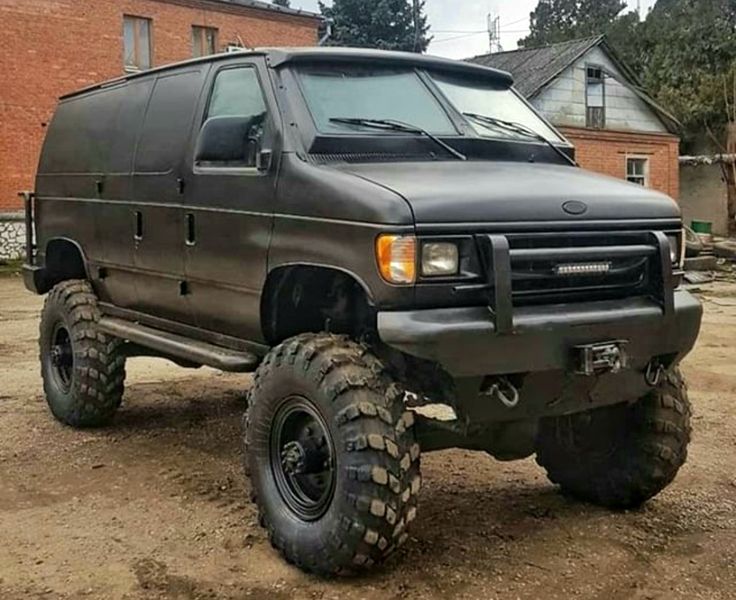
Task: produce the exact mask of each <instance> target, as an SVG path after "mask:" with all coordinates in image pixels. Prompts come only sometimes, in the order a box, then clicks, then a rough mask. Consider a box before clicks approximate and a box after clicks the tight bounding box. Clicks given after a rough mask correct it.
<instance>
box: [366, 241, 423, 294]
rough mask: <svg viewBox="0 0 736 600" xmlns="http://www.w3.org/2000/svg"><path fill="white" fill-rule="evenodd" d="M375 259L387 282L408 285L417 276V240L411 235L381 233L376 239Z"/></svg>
mask: <svg viewBox="0 0 736 600" xmlns="http://www.w3.org/2000/svg"><path fill="white" fill-rule="evenodd" d="M376 260H377V261H378V270H379V271H380V272H381V276H382V277H383V278H384V279H385V280H386V281H388V282H389V283H395V284H398V285H408V284H412V283H414V282H415V281H416V278H417V267H416V264H417V240H416V238H415V237H414V236H413V235H382V236H380V237H379V238H378V240H377V241H376Z"/></svg>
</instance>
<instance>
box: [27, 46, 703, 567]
mask: <svg viewBox="0 0 736 600" xmlns="http://www.w3.org/2000/svg"><path fill="white" fill-rule="evenodd" d="M27 220H28V224H29V233H33V234H35V240H34V239H33V236H32V235H29V253H28V255H29V261H28V264H27V265H26V267H25V281H26V285H27V287H28V288H29V289H30V290H32V291H34V292H36V293H38V294H46V293H48V296H47V299H46V304H45V307H44V309H43V316H42V320H41V329H40V347H41V363H42V376H43V382H44V389H45V392H46V397H47V399H48V404H49V406H50V408H51V411H52V413H53V414H54V416H55V417H56V418H57V419H59V420H60V421H61V422H62V423H65V424H67V425H71V426H73V427H96V426H101V425H105V424H107V423H109V422H110V420H111V419H112V418H113V415H114V414H115V411H116V410H117V409H118V407H119V406H120V403H121V400H122V397H123V381H124V378H125V360H126V358H127V357H130V356H163V357H166V358H169V359H171V360H173V361H175V362H176V363H178V364H180V365H182V366H185V367H199V366H202V365H208V366H211V367H215V368H217V369H221V370H225V371H235V372H252V371H253V372H255V380H254V383H253V386H252V388H251V389H250V393H249V405H248V409H247V413H246V415H245V418H244V436H243V439H244V455H245V465H246V473H247V474H248V475H249V477H250V487H251V489H252V496H253V499H254V501H255V502H256V503H257V505H258V509H259V512H260V520H261V523H262V524H263V526H264V527H265V528H266V529H267V530H268V533H269V536H270V539H271V541H272V543H273V545H274V546H275V547H276V548H278V550H280V552H281V553H282V554H283V555H284V556H285V557H286V559H287V560H289V561H290V562H292V563H294V564H296V565H298V566H299V567H301V568H303V569H305V570H307V571H310V572H314V573H318V574H322V575H333V574H346V573H354V572H357V571H361V570H363V569H365V568H367V567H370V566H372V565H375V564H378V563H381V562H382V561H383V560H384V559H386V558H387V557H388V556H389V555H390V554H391V553H392V552H393V551H394V550H395V549H396V548H397V547H399V546H400V545H401V544H402V543H403V542H404V541H405V540H406V539H407V527H408V526H409V524H410V523H411V522H412V521H413V520H414V518H415V517H416V514H417V494H418V492H419V488H420V485H421V478H420V473H419V455H420V452H427V451H432V450H441V449H445V448H451V447H459V448H466V449H473V450H480V451H485V452H487V453H489V454H490V455H492V456H494V457H496V458H497V459H499V460H516V459H523V458H525V457H528V456H531V455H533V454H536V456H537V461H538V462H539V464H540V465H541V466H542V467H544V468H545V469H546V471H547V473H548V475H549V478H550V479H551V480H552V481H553V482H555V483H557V484H559V485H560V486H561V488H562V489H563V490H564V491H566V492H568V493H570V494H572V495H575V496H577V497H579V498H582V499H584V500H587V501H591V502H595V503H598V504H601V505H605V506H609V507H619V508H621V507H633V506H636V505H639V504H641V503H642V502H644V501H646V500H648V499H649V498H651V497H653V496H654V495H656V494H657V493H658V492H660V491H661V490H662V489H663V488H664V487H666V486H667V485H668V484H669V483H670V482H671V481H672V480H673V478H674V477H675V475H676V473H677V471H678V469H679V468H680V467H681V466H682V464H683V463H684V462H685V459H686V454H687V446H688V442H689V439H690V404H689V402H688V398H687V394H686V390H685V384H684V383H683V380H682V377H681V376H680V373H679V371H678V364H679V363H680V361H681V359H682V358H683V357H684V356H685V355H686V354H687V353H688V352H689V351H690V350H691V349H692V347H693V345H694V343H695V340H696V337H697V334H698V331H699V328H700V322H701V307H700V305H699V303H698V302H697V301H696V300H695V299H694V298H693V297H692V296H690V295H689V294H688V293H687V292H686V291H683V290H681V289H679V284H680V278H681V272H680V268H681V264H682V258H681V257H682V254H683V246H684V244H683V235H682V223H681V217H680V213H679V211H678V208H677V206H676V205H675V203H674V201H673V200H671V199H670V198H667V197H666V196H663V195H660V194H658V193H655V192H653V191H650V190H647V189H644V188H643V187H640V186H636V185H630V184H628V183H625V182H622V181H618V180H614V179H610V178H606V177H602V176H599V175H594V174H591V173H588V172H586V171H583V170H581V169H580V168H578V167H577V165H576V164H575V160H574V151H573V148H572V147H571V146H570V144H569V143H568V142H567V141H566V140H565V139H563V138H562V137H561V136H560V134H559V133H557V132H556V131H555V130H554V128H553V127H552V126H551V125H550V124H549V123H547V122H546V121H545V120H544V119H543V118H542V117H540V116H539V115H538V114H537V113H536V112H535V111H534V110H533V109H532V108H531V107H530V106H529V105H528V104H527V103H526V102H525V101H524V100H523V99H522V98H521V97H520V96H519V94H517V93H516V92H515V91H514V90H513V88H512V80H511V77H510V76H509V75H508V74H506V73H503V72H499V71H495V70H491V69H487V68H484V67H480V66H477V65H472V64H467V63H462V62H454V61H449V60H443V59H438V58H431V57H427V56H418V55H413V54H401V53H389V52H378V51H364V50H351V49H339V48H336V49H266V50H256V51H247V52H246V51H243V52H240V53H235V54H229V55H219V56H213V57H209V58H206V59H201V60H195V61H190V62H186V63H181V64H178V65H173V66H169V67H164V68H160V69H155V70H152V71H148V72H145V73H140V74H136V75H131V76H129V77H125V78H122V79H119V80H116V81H112V82H109V83H105V84H102V85H99V86H95V87H92V88H89V89H86V90H83V91H80V92H78V93H75V94H71V95H69V96H67V97H64V98H62V99H61V101H60V104H59V107H58V110H57V112H56V116H55V117H54V119H53V122H52V123H51V125H50V127H49V131H48V135H47V139H46V143H45V146H44V149H43V153H42V157H41V161H40V168H39V173H38V180H37V183H36V191H35V194H34V195H30V194H29V195H28V200H27ZM436 405H445V406H449V407H451V408H452V409H453V411H454V418H452V419H451V420H448V418H447V416H445V418H444V419H439V418H433V415H434V416H437V415H438V414H439V412H438V409H437V407H436ZM443 410H444V412H445V413H449V412H450V411H449V410H447V408H444V409H443ZM468 518H472V515H468Z"/></svg>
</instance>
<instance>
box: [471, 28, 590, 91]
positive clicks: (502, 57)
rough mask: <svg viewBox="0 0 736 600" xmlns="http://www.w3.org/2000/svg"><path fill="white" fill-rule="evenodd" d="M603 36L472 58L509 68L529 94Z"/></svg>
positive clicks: (521, 87)
mask: <svg viewBox="0 0 736 600" xmlns="http://www.w3.org/2000/svg"><path fill="white" fill-rule="evenodd" d="M601 39H602V36H596V37H590V38H585V39H581V40H573V41H571V42H563V43H561V44H552V45H550V46H542V47H541V48H524V49H521V50H512V51H510V52H499V53H497V54H485V55H483V56H476V57H475V58H471V59H469V61H470V62H474V63H478V64H480V65H483V66H486V67H493V68H495V69H501V70H502V71H508V72H509V73H511V74H512V75H513V76H514V82H515V85H516V89H518V90H519V91H520V92H521V93H522V94H524V96H526V97H527V98H530V97H532V96H534V95H536V94H537V93H538V92H539V91H540V90H541V89H542V88H543V87H544V86H545V85H546V84H548V83H549V82H550V81H551V80H553V79H554V78H555V77H557V76H558V75H559V74H560V73H562V71H564V70H565V69H566V68H567V67H569V66H570V65H571V64H572V63H573V62H575V60H577V59H578V58H579V57H580V56H582V55H583V54H585V53H586V52H587V51H588V50H590V49H591V48H592V47H593V46H596V45H597V44H599V43H600V41H601Z"/></svg>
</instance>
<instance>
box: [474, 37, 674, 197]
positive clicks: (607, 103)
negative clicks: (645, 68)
mask: <svg viewBox="0 0 736 600" xmlns="http://www.w3.org/2000/svg"><path fill="white" fill-rule="evenodd" d="M470 60H471V61H472V62H477V63H480V64H483V65H486V66H490V67H495V68H498V69H502V70H504V71H509V72H510V73H511V74H512V75H513V76H514V80H515V85H516V88H517V89H518V90H519V91H520V92H521V93H522V94H523V95H524V96H525V97H526V98H527V99H528V100H529V102H531V103H532V104H533V105H534V106H535V107H536V108H537V110H539V111H540V112H541V113H542V114H543V115H544V116H545V117H546V118H547V119H548V120H549V121H550V122H551V123H552V124H554V125H555V126H556V127H557V128H558V129H559V130H560V132H561V133H562V134H563V135H565V136H566V137H567V138H568V139H569V140H570V141H571V142H572V143H573V144H574V145H575V149H576V153H577V158H578V162H579V163H580V164H581V166H583V167H584V168H586V169H590V170H591V171H597V172H599V173H604V174H606V175H611V176H613V177H618V178H621V179H628V180H629V181H631V182H632V183H638V184H641V185H644V186H647V187H651V188H654V189H657V190H659V191H661V192H664V193H665V194H668V195H670V196H671V197H672V198H675V199H677V198H678V197H679V194H680V183H679V181H680V174H679V173H680V171H679V169H680V167H679V162H678V157H679V145H680V139H679V137H678V135H677V132H678V129H679V124H678V122H677V120H676V119H675V118H674V117H673V116H672V115H670V114H669V113H668V112H667V111H666V110H665V109H663V108H662V107H661V106H659V105H658V104H657V103H656V102H654V100H652V98H651V97H649V96H648V95H647V93H646V92H645V91H644V90H643V89H642V87H641V84H640V83H639V81H638V80H637V78H636V76H635V75H634V74H633V73H632V72H631V71H630V69H628V67H627V66H626V65H625V64H624V63H623V62H622V61H621V60H620V59H619V58H618V57H617V56H616V54H615V52H614V51H613V50H612V49H611V47H610V46H609V45H608V44H607V43H606V41H605V38H604V37H603V36H597V37H592V38H587V39H583V40H575V41H571V42H564V43H561V44H553V45H550V46H544V47H541V48H524V49H521V50H515V51H512V52H500V53H497V54H488V55H485V56H477V57H475V58H472V59H470Z"/></svg>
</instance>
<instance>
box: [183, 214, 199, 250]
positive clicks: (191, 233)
mask: <svg viewBox="0 0 736 600" xmlns="http://www.w3.org/2000/svg"><path fill="white" fill-rule="evenodd" d="M185 220H186V228H187V236H186V240H187V246H194V245H195V244H196V243H197V232H196V228H195V225H194V214H193V213H187V215H186V219H185Z"/></svg>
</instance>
